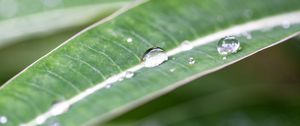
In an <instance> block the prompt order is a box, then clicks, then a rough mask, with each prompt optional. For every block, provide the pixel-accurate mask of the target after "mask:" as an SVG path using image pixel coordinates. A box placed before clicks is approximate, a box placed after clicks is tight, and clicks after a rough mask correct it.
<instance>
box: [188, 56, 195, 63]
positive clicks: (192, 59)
mask: <svg viewBox="0 0 300 126" xmlns="http://www.w3.org/2000/svg"><path fill="white" fill-rule="evenodd" d="M195 63H196V60H195V59H194V58H193V57H190V58H189V64H190V65H193V64H195Z"/></svg>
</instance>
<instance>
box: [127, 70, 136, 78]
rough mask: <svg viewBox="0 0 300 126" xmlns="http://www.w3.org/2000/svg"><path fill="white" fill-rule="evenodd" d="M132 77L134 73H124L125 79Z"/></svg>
mask: <svg viewBox="0 0 300 126" xmlns="http://www.w3.org/2000/svg"><path fill="white" fill-rule="evenodd" d="M133 76H134V72H132V71H127V72H126V73H125V78H132V77H133Z"/></svg>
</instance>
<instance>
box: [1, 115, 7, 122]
mask: <svg viewBox="0 0 300 126" xmlns="http://www.w3.org/2000/svg"><path fill="white" fill-rule="evenodd" d="M7 121H8V119H7V117H6V116H0V124H5V123H7Z"/></svg>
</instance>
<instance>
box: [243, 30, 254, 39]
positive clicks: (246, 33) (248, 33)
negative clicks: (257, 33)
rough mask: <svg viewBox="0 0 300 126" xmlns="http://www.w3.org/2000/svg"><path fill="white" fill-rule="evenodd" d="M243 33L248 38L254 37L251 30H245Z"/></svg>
mask: <svg viewBox="0 0 300 126" xmlns="http://www.w3.org/2000/svg"><path fill="white" fill-rule="evenodd" d="M242 35H243V36H244V37H246V38H247V39H252V35H251V33H250V32H243V33H242Z"/></svg>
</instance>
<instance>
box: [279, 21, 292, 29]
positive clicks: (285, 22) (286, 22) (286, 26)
mask: <svg viewBox="0 0 300 126" xmlns="http://www.w3.org/2000/svg"><path fill="white" fill-rule="evenodd" d="M281 26H282V27H283V28H284V29H288V28H290V26H291V24H290V22H289V21H284V22H282V24H281Z"/></svg>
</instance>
